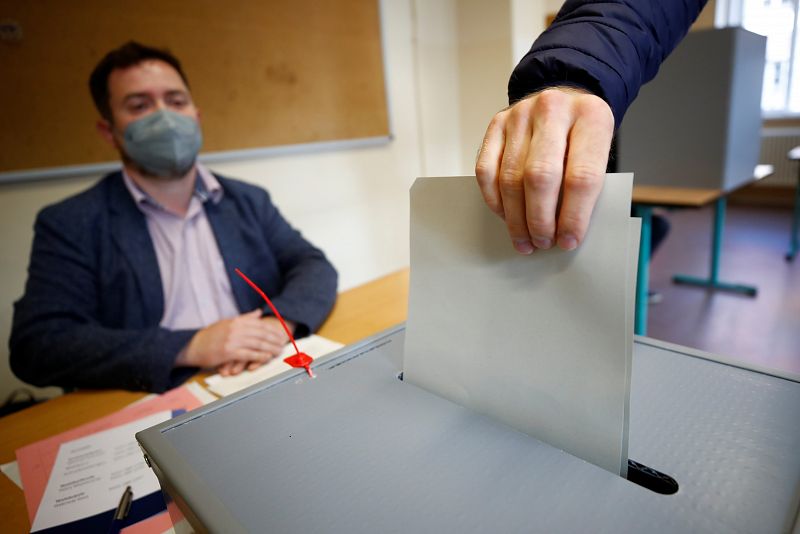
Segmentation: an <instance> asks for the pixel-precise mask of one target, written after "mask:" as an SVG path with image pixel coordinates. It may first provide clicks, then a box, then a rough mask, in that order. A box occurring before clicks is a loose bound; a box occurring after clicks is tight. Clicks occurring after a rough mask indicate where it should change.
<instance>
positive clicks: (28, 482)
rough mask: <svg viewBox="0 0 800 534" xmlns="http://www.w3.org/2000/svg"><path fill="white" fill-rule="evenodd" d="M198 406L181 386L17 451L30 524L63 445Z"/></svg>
mask: <svg viewBox="0 0 800 534" xmlns="http://www.w3.org/2000/svg"><path fill="white" fill-rule="evenodd" d="M201 405H202V403H201V402H200V400H199V399H198V398H197V397H195V396H194V395H193V394H192V392H191V391H189V389H187V388H186V386H181V387H179V388H175V389H173V390H170V391H168V392H166V393H164V394H163V395H159V396H158V397H154V398H152V399H150V400H147V401H144V402H140V403H138V404H134V405H132V406H128V407H126V408H123V409H122V410H120V411H118V412H114V413H112V414H110V415H107V416H105V417H101V418H100V419H97V420H95V421H91V422H89V423H86V424H84V425H81V426H78V427H75V428H73V429H71V430H67V431H66V432H62V433H61V434H56V435H55V436H50V437H49V438H45V439H43V440H41V441H37V442H36V443H31V444H30V445H26V446H24V447H20V448H19V449H17V451H16V455H17V462H18V463H19V474H20V478H21V479H22V488H23V490H24V492H25V503H26V504H27V506H28V518H29V519H30V521H31V524H33V518H34V517H36V511H37V510H38V509H39V503H41V501H42V497H43V496H44V490H45V488H46V487H47V481H48V479H49V478H50V472H51V471H52V470H53V464H54V463H55V461H56V456H57V455H58V448H59V447H60V446H61V444H62V443H64V442H66V441H72V440H74V439H78V438H82V437H84V436H88V435H89V434H94V433H95V432H100V431H102V430H108V429H109V428H114V427H115V426H119V425H124V424H127V423H130V422H132V421H135V420H137V419H141V418H142V417H146V416H148V415H151V414H154V413H156V412H162V411H164V410H170V411H175V410H186V411H189V410H193V409H195V408H197V407H198V406H201Z"/></svg>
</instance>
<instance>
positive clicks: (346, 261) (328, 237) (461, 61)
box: [0, 0, 544, 399]
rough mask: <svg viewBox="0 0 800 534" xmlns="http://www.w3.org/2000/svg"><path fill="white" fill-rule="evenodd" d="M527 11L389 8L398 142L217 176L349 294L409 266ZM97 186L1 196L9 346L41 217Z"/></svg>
mask: <svg viewBox="0 0 800 534" xmlns="http://www.w3.org/2000/svg"><path fill="white" fill-rule="evenodd" d="M522 4H527V7H525V8H524V9H527V10H528V11H527V12H529V13H539V12H540V11H543V10H542V9H541V5H544V4H543V3H542V2H541V1H538V0H528V2H522V1H521V0H511V1H510V2H509V0H500V1H488V0H381V17H382V21H381V22H382V29H383V39H384V65H385V69H386V84H387V92H388V98H389V114H390V121H391V124H392V133H393V139H392V141H391V142H389V143H388V144H385V145H381V146H377V147H370V148H360V149H346V150H340V151H331V152H317V153H302V154H292V155H285V156H277V157H269V158H262V159H253V160H247V161H238V162H229V163H224V164H214V165H211V167H212V169H214V170H215V171H217V172H219V173H221V174H224V175H227V176H230V177H237V178H240V179H242V180H246V181H248V182H252V183H255V184H258V185H261V186H263V187H265V188H267V189H268V190H269V191H270V193H271V194H272V196H273V199H274V201H275V203H276V204H277V205H278V206H279V207H280V209H281V211H282V212H283V214H284V215H285V216H286V218H287V219H289V220H290V221H291V222H292V223H293V224H294V225H295V226H296V227H297V228H298V229H300V230H301V231H302V232H303V234H304V235H305V236H306V237H307V238H308V239H310V240H311V241H312V242H313V243H315V244H316V245H318V246H320V247H321V248H322V249H324V250H325V252H326V253H327V254H328V257H329V258H330V259H331V261H332V262H333V263H334V265H335V266H336V268H337V269H338V271H339V274H340V290H343V289H348V288H350V287H353V286H356V285H359V284H361V283H364V282H366V281H368V280H371V279H374V278H377V277H379V276H382V275H384V274H387V273H389V272H392V271H394V270H397V269H400V268H402V267H404V266H406V265H408V213H409V211H408V188H409V187H410V185H411V183H412V182H413V180H414V178H416V177H417V176H420V175H454V174H472V173H473V167H474V157H475V150H476V149H477V147H478V145H479V143H480V140H481V138H482V136H483V132H484V129H485V127H486V124H487V123H488V121H489V119H490V118H491V116H492V115H493V114H494V113H495V112H497V111H498V110H499V109H501V108H502V107H503V106H505V104H506V100H505V99H506V97H505V93H506V83H507V80H508V74H509V72H510V70H511V67H512V65H513V52H512V44H511V43H512V37H513V35H512V34H513V33H514V32H518V33H521V34H524V33H525V32H528V35H527V40H528V44H527V46H528V47H529V46H530V43H531V42H532V40H533V36H534V35H536V33H538V31H540V30H538V29H536V28H537V26H536V24H535V20H531V22H530V24H529V25H526V24H514V26H513V28H512V20H511V19H512V18H513V16H514V15H513V13H514V9H519V8H520V5H522ZM513 6H516V8H513ZM531 6H533V7H531ZM536 17H538V15H534V16H533V17H532V18H536ZM539 18H540V19H541V17H539ZM539 26H543V21H540V22H539ZM533 32H536V33H533ZM517 38H519V39H522V38H524V35H523V37H517ZM189 75H190V76H191V73H189ZM199 105H200V107H201V108H202V102H199ZM87 120H93V119H87ZM98 142H100V141H99V140H98ZM97 178H98V176H90V177H85V178H74V179H59V180H50V181H43V182H38V183H36V182H28V183H21V184H12V185H0V240H1V241H0V243H2V244H3V248H4V250H3V254H2V256H0V276H2V279H1V280H2V281H1V282H0V339H4V340H7V339H8V335H9V332H10V325H11V315H12V306H11V305H12V302H13V301H14V300H16V299H17V298H19V296H20V295H21V294H22V289H23V286H24V282H25V277H26V273H25V270H26V268H27V264H28V256H29V253H30V244H31V239H32V237H33V234H32V224H33V221H34V218H35V215H36V213H37V212H38V211H39V209H40V208H41V207H42V206H44V205H47V204H49V203H52V202H55V201H57V200H60V199H62V198H64V197H66V196H68V195H70V194H73V193H75V192H78V191H80V190H82V189H85V188H86V187H88V186H89V185H90V184H91V183H93V182H94V181H95V180H96V179H97ZM6 347H7V345H6V344H4V345H3V348H2V349H0V399H2V398H4V397H5V396H6V395H7V394H8V392H10V391H11V390H12V389H13V388H15V387H19V386H20V385H22V384H21V383H20V382H19V381H17V380H16V379H15V378H14V377H13V376H12V374H11V371H10V369H9V368H8V365H7V361H8V358H7V349H6ZM37 391H38V390H37ZM54 391H55V390H54V389H53V388H50V389H48V390H47V391H42V392H41V393H42V394H53V393H54Z"/></svg>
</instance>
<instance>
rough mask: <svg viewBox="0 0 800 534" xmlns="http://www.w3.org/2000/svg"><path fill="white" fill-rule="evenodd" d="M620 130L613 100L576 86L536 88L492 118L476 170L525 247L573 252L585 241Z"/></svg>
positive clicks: (523, 250) (519, 246)
mask: <svg viewBox="0 0 800 534" xmlns="http://www.w3.org/2000/svg"><path fill="white" fill-rule="evenodd" d="M613 134H614V115H613V113H612V112H611V108H610V107H609V106H608V104H607V103H606V102H605V101H604V100H603V99H601V98H600V97H598V96H595V95H593V94H591V93H589V92H586V91H583V90H579V89H574V88H568V87H555V88H549V89H545V90H543V91H541V92H538V93H535V94H533V95H531V96H529V97H527V98H525V99H523V100H520V101H519V102H517V103H516V104H514V105H513V106H511V107H509V108H506V109H504V110H503V111H501V112H499V113H498V114H496V115H495V116H494V117H493V118H492V121H491V122H490V123H489V127H488V128H487V130H486V135H485V136H484V138H483V143H482V145H481V149H480V152H479V153H478V160H477V162H476V164H475V175H476V177H477V179H478V186H479V187H480V190H481V193H482V194H483V198H484V201H485V202H486V205H487V206H489V209H491V210H492V211H493V212H494V213H496V214H497V215H499V216H500V217H501V218H503V219H504V220H505V222H506V226H507V227H508V233H509V235H510V236H511V242H512V244H513V245H514V248H515V249H516V250H517V252H519V253H520V254H531V253H532V252H533V251H534V250H536V249H537V248H541V249H548V248H550V247H552V246H553V245H554V244H556V245H557V246H558V247H560V248H562V249H564V250H572V249H574V248H576V247H577V246H578V245H579V244H580V243H581V241H583V238H584V236H585V235H586V229H587V227H588V226H589V219H590V218H591V215H592V210H593V209H594V205H595V203H596V202H597V197H598V196H599V194H600V191H601V189H602V187H603V179H604V177H605V169H606V164H607V163H608V152H609V150H610V148H611V139H612V137H613ZM560 192H561V196H562V198H561V205H560V208H559V193H560ZM556 217H558V220H556Z"/></svg>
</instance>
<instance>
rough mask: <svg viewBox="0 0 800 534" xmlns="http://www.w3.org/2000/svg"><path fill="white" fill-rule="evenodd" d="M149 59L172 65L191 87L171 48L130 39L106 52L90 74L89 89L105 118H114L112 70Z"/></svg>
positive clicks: (96, 105)
mask: <svg viewBox="0 0 800 534" xmlns="http://www.w3.org/2000/svg"><path fill="white" fill-rule="evenodd" d="M149 59H158V60H160V61H163V62H164V63H167V64H169V65H170V66H172V68H174V69H175V70H176V71H178V74H180V76H181V79H183V83H185V84H186V87H189V80H188V79H187V78H186V73H184V72H183V69H182V68H181V62H180V61H178V58H176V57H175V56H173V55H172V54H171V53H170V52H169V50H166V49H160V48H153V47H151V46H145V45H143V44H141V43H137V42H136V41H128V42H127V43H125V44H124V45H122V46H120V47H119V48H115V49H114V50H112V51H111V52H109V53H108V54H106V56H105V57H104V58H103V59H101V60H100V63H98V64H97V66H96V67H95V68H94V70H93V71H92V74H91V76H89V90H90V91H91V92H92V100H94V105H95V107H96V108H97V111H99V112H100V115H102V116H103V118H105V119H106V120H109V121H110V120H111V118H112V117H111V104H110V102H109V94H108V77H109V76H110V75H111V72H112V71H113V70H114V69H125V68H128V67H132V66H134V65H138V64H139V63H141V62H142V61H147V60H149Z"/></svg>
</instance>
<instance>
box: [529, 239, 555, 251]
mask: <svg viewBox="0 0 800 534" xmlns="http://www.w3.org/2000/svg"><path fill="white" fill-rule="evenodd" d="M533 245H534V246H535V247H536V248H542V249H545V250H547V249H548V248H550V247H552V246H553V240H552V239H550V238H549V237H542V236H534V238H533Z"/></svg>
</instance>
